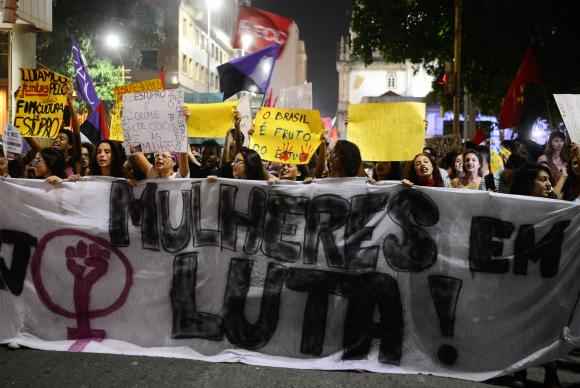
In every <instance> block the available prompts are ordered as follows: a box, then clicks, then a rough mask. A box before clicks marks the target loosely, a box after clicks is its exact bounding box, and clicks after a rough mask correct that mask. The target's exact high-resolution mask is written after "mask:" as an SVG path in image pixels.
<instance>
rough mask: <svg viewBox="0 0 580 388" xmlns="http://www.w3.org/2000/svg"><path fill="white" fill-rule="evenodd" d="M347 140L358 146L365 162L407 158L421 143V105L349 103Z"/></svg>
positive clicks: (423, 111)
mask: <svg viewBox="0 0 580 388" xmlns="http://www.w3.org/2000/svg"><path fill="white" fill-rule="evenodd" d="M347 139H348V140H349V141H351V142H353V143H355V144H356V145H357V146H358V147H359V149H360V152H361V156H362V159H363V160H366V161H373V162H381V161H385V162H386V161H398V160H411V159H413V157H414V156H415V155H416V154H418V153H419V152H421V149H422V148H423V144H424V142H425V104H424V103H422V102H391V103H370V104H352V105H350V106H349V108H348V130H347Z"/></svg>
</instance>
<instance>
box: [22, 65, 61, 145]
mask: <svg viewBox="0 0 580 388" xmlns="http://www.w3.org/2000/svg"><path fill="white" fill-rule="evenodd" d="M20 75H21V82H20V88H18V91H17V92H16V109H15V112H16V113H15V116H14V126H15V127H16V128H18V130H19V131H20V134H21V135H22V136H23V137H44V138H51V139H54V138H55V137H57V135H58V132H59V131H60V128H61V127H62V125H63V119H64V117H63V116H64V109H65V106H66V99H67V95H68V93H69V91H70V90H71V87H72V84H71V81H70V79H68V78H67V77H65V76H64V75H61V74H58V73H55V72H54V71H50V70H49V69H46V68H40V69H20Z"/></svg>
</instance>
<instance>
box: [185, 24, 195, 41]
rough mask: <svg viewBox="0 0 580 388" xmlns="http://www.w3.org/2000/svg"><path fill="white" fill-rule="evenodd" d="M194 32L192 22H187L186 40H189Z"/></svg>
mask: <svg viewBox="0 0 580 388" xmlns="http://www.w3.org/2000/svg"><path fill="white" fill-rule="evenodd" d="M194 31H195V29H194V28H193V22H192V21H190V22H189V28H188V30H187V32H188V35H187V37H188V38H191V37H192V36H193V34H194Z"/></svg>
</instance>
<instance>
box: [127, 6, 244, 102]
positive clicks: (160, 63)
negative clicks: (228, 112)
mask: <svg viewBox="0 0 580 388" xmlns="http://www.w3.org/2000/svg"><path fill="white" fill-rule="evenodd" d="M206 4H207V3H206V1H204V0H167V1H164V2H150V3H149V6H152V7H155V8H156V9H155V12H156V13H157V14H159V15H161V18H162V23H161V25H162V29H163V35H164V39H163V41H162V42H161V44H160V45H159V46H158V47H149V48H143V49H142V50H141V54H142V61H141V66H140V67H139V68H137V69H132V79H133V80H134V81H141V80H145V79H151V78H156V77H157V76H158V74H159V70H160V69H164V70H165V75H166V83H167V86H168V87H178V86H179V87H182V88H184V89H185V90H187V91H196V92H207V91H208V90H209V91H210V92H217V91H218V90H219V78H218V73H217V66H219V65H220V64H222V63H225V62H228V61H229V60H230V59H231V58H233V57H234V55H235V50H234V49H233V48H232V40H233V39H232V38H233V34H234V29H235V27H236V21H237V17H238V9H239V1H238V0H223V1H222V2H221V5H220V7H219V8H218V9H215V10H213V11H210V10H208V8H207V6H206ZM208 12H209V19H208ZM208 24H209V30H210V31H209V34H208ZM208 57H209V71H208Z"/></svg>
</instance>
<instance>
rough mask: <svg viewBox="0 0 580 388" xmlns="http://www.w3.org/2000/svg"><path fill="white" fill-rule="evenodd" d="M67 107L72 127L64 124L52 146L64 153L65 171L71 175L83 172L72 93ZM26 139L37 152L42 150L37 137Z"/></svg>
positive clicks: (78, 127)
mask: <svg viewBox="0 0 580 388" xmlns="http://www.w3.org/2000/svg"><path fill="white" fill-rule="evenodd" d="M66 109H67V110H68V113H69V114H70V118H71V129H67V128H65V127H64V126H63V127H62V128H61V129H60V130H59V133H58V136H57V137H56V138H55V139H54V140H53V142H52V145H51V148H53V149H57V150H60V151H61V152H62V153H63V155H64V158H65V164H66V167H65V173H66V176H67V177H69V176H72V175H75V174H79V173H80V172H81V130H80V125H79V121H78V117H77V114H76V111H75V109H74V102H73V97H72V95H71V94H69V95H68V96H67V108H66ZM66 116H67V115H65V117H66ZM65 121H66V120H65ZM25 140H26V141H27V142H28V144H29V145H30V148H32V149H33V150H34V151H35V152H40V151H41V150H42V146H41V145H40V143H39V142H38V141H37V140H36V139H35V138H33V137H26V138H25Z"/></svg>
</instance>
